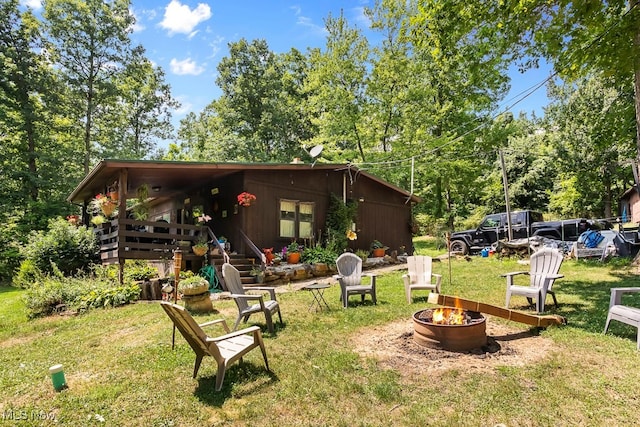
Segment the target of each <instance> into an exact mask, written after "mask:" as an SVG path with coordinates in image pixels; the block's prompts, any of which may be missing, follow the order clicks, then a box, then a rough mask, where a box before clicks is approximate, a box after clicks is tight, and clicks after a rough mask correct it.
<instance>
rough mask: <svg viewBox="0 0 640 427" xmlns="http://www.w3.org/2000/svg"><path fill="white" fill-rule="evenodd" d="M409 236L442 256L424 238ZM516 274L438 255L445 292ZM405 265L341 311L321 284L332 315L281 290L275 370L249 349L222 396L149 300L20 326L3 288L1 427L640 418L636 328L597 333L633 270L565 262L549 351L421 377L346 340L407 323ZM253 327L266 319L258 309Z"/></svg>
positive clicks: (208, 367)
mask: <svg viewBox="0 0 640 427" xmlns="http://www.w3.org/2000/svg"><path fill="white" fill-rule="evenodd" d="M416 246H417V248H418V251H419V252H421V253H425V254H432V255H435V254H436V251H435V250H434V249H433V248H432V247H431V246H429V245H428V244H427V243H426V242H424V241H420V240H419V241H417V242H416ZM616 265H617V266H616ZM522 269H523V266H521V265H518V264H517V263H516V261H515V260H500V259H496V258H480V257H473V259H472V261H465V260H454V261H452V262H451V264H449V263H448V262H443V263H437V264H435V270H436V272H437V273H441V274H443V276H444V277H443V282H442V283H443V284H442V289H443V293H445V294H448V295H458V296H460V297H463V298H468V299H473V300H481V301H483V302H486V303H490V304H495V305H499V306H502V305H503V304H504V294H505V284H504V278H501V277H500V274H501V273H504V272H508V271H514V270H522ZM525 269H526V267H525ZM450 272H451V273H450ZM402 273H403V271H397V272H393V273H389V274H386V275H384V276H382V277H379V278H378V280H379V281H378V301H379V303H378V305H377V306H373V305H371V304H368V303H367V304H365V305H361V304H359V303H356V304H355V305H354V306H353V307H350V308H349V309H347V310H343V309H342V308H340V305H339V302H338V298H339V288H338V286H332V287H331V288H330V289H328V290H327V292H326V293H325V297H326V299H327V301H329V303H330V305H331V306H332V310H331V311H328V312H320V313H314V312H309V311H308V310H307V308H308V305H309V303H310V302H311V300H310V299H311V295H310V294H309V293H308V292H305V291H298V292H288V293H283V294H279V297H278V298H279V300H280V301H281V306H282V314H283V317H284V321H285V325H284V326H280V325H278V327H277V334H276V335H275V336H270V335H269V334H268V333H265V334H264V337H265V344H266V347H267V352H268V356H269V363H270V365H271V368H272V371H273V372H272V373H268V372H266V371H265V370H264V365H263V364H262V360H261V355H260V352H259V351H254V352H252V353H251V354H249V355H248V357H246V358H245V364H243V365H237V364H236V365H234V366H233V367H232V368H231V369H230V370H229V371H228V373H227V376H226V378H225V381H224V385H223V389H222V391H221V392H218V393H216V392H214V384H215V362H214V361H213V359H211V358H205V359H204V362H203V365H202V367H201V368H200V373H199V375H198V377H197V378H196V379H193V378H192V377H191V376H192V370H193V361H194V354H193V352H192V351H191V349H190V348H189V347H188V345H187V344H186V342H185V341H184V340H183V339H182V337H180V336H179V337H178V338H177V341H176V342H177V345H176V348H175V350H171V331H172V328H171V323H170V322H169V320H168V318H167V317H166V315H165V314H164V312H163V311H162V309H161V308H160V307H159V304H158V303H137V304H133V305H128V306H125V307H121V308H117V309H108V310H96V311H93V312H90V313H88V314H84V315H81V316H76V317H68V316H52V317H49V318H44V319H37V320H32V321H28V320H27V319H26V316H25V314H24V311H23V305H22V302H21V299H20V296H21V294H22V291H20V290H16V289H12V288H0V365H1V366H2V374H1V377H0V396H1V398H0V417H2V418H0V425H54V424H58V425H70V426H86V425H113V426H123V425H127V426H199V427H201V426H210V425H247V426H256V425H273V426H276V425H277V426H293V425H300V426H304V425H330V426H351V425H362V426H368V425H374V426H378V425H379V426H389V425H407V426H426V425H442V426H450V425H452V426H457V425H464V426H494V425H496V424H499V423H502V424H504V425H507V426H523V425H529V426H538V425H540V426H557V425H592V426H602V425H639V424H640V412H639V411H638V410H637V408H638V399H639V397H640V392H638V387H637V385H638V384H640V369H638V363H639V361H640V354H639V353H638V352H637V351H636V341H635V335H636V331H635V329H633V328H631V327H628V326H626V325H622V324H620V323H617V322H614V323H613V324H612V328H611V332H610V333H608V334H607V335H606V336H605V335H603V334H602V329H603V327H604V321H605V318H606V313H607V308H608V303H609V289H610V288H611V287H620V286H634V285H637V276H636V275H635V274H633V273H632V270H631V269H630V268H628V267H625V266H620V263H616V264H615V265H611V264H610V265H601V264H600V263H597V262H593V263H586V262H576V261H565V263H564V264H563V266H562V268H561V273H563V274H564V275H565V278H564V279H563V280H561V281H558V282H556V286H557V288H556V293H557V296H558V300H559V302H560V307H559V309H557V310H556V309H554V308H553V307H552V306H549V307H548V313H552V314H559V315H562V316H565V317H566V318H567V320H568V322H569V323H568V325H567V326H563V327H555V328H549V329H547V330H544V331H541V332H540V335H541V336H542V337H545V338H548V339H550V340H552V341H553V343H554V350H553V351H552V352H550V353H549V354H547V355H546V356H545V357H543V358H542V359H541V360H539V361H538V362H532V363H528V364H525V366H523V367H514V366H512V365H509V366H499V365H498V366H497V367H495V368H493V369H489V370H487V369H485V370H483V371H476V370H473V369H465V366H459V367H456V369H451V370H449V371H446V372H444V373H442V372H440V373H438V374H437V375H435V374H434V375H431V374H425V375H423V376H418V377H407V376H402V375H400V372H399V371H397V370H391V369H384V368H382V367H381V366H380V363H378V361H377V360H376V359H372V358H366V357H363V356H362V355H360V354H358V352H356V351H355V348H354V344H353V340H354V338H355V337H357V336H358V335H359V333H360V332H362V331H365V330H369V329H371V327H372V326H383V325H385V324H387V323H390V322H394V321H396V320H399V319H409V318H410V316H411V314H412V313H413V312H415V311H417V310H418V309H420V308H422V307H424V306H426V305H427V304H426V303H425V302H423V301H422V302H421V301H415V302H414V303H413V304H411V305H408V304H407V303H406V301H405V299H404V298H405V297H404V291H403V285H402V280H401V275H402ZM355 301H356V299H355V298H354V302H355ZM524 301H525V300H524V299H523V298H519V299H517V300H516V297H514V300H513V301H512V303H513V304H514V306H513V307H514V308H520V309H523V310H525V309H526V307H524V305H520V306H519V304H524ZM549 301H550V298H549ZM635 303H638V305H639V306H640V300H638V299H636V300H635ZM214 307H215V308H216V310H217V311H216V313H215V314H214V316H215V317H220V316H221V317H224V318H226V319H227V321H228V322H229V323H231V324H232V322H233V320H234V319H235V313H236V309H235V305H234V304H233V302H232V301H229V300H225V301H216V302H214ZM209 318H210V316H196V319H197V320H198V321H205V320H207V319H209ZM490 320H491V321H492V322H505V323H507V321H504V320H501V319H495V318H491V319H490ZM253 322H256V323H258V324H260V325H261V326H262V327H263V330H265V325H264V321H263V320H262V319H261V318H260V317H259V316H253V317H252V318H251V319H250V322H249V323H253ZM510 325H512V326H514V327H516V328H520V329H522V330H526V326H524V325H520V324H516V323H510ZM57 363H62V364H63V365H64V372H65V375H66V379H67V382H68V384H69V388H68V389H66V390H64V391H62V392H55V391H54V390H53V387H52V384H51V379H50V378H49V376H48V368H49V367H50V366H52V365H54V364H57ZM46 418H51V419H55V421H53V420H51V419H50V420H46ZM16 420H19V421H16ZM101 420H104V422H101Z"/></svg>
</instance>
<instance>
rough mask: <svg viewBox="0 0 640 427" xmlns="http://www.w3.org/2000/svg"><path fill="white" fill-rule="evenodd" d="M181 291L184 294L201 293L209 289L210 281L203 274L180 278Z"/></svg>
mask: <svg viewBox="0 0 640 427" xmlns="http://www.w3.org/2000/svg"><path fill="white" fill-rule="evenodd" d="M179 289H180V292H182V295H200V294H204V293H205V292H208V291H209V282H207V279H205V278H204V277H201V276H197V275H196V276H191V277H187V278H186V279H182V280H180V284H179Z"/></svg>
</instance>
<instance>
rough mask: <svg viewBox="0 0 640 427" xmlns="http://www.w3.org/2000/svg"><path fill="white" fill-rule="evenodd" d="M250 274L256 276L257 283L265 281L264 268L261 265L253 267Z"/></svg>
mask: <svg viewBox="0 0 640 427" xmlns="http://www.w3.org/2000/svg"><path fill="white" fill-rule="evenodd" d="M250 274H251V275H252V276H253V277H255V279H256V283H264V270H262V269H261V268H260V267H253V268H252V269H251V271H250Z"/></svg>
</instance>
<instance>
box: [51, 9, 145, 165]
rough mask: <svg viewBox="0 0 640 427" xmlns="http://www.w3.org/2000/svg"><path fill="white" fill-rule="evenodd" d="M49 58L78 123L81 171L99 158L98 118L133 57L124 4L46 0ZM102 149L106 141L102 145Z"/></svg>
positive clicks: (129, 29) (113, 94)
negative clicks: (119, 77)
mask: <svg viewBox="0 0 640 427" xmlns="http://www.w3.org/2000/svg"><path fill="white" fill-rule="evenodd" d="M44 17H45V19H46V23H47V29H48V33H49V35H50V37H51V41H52V43H53V47H54V50H53V52H52V53H53V54H54V57H55V59H56V62H57V65H58V66H59V67H60V71H61V73H62V75H63V77H64V79H65V81H66V83H67V85H68V89H69V93H70V95H71V99H69V102H68V103H67V104H66V107H67V108H68V109H69V112H70V113H71V114H70V116H71V117H74V118H76V119H78V120H79V121H80V123H82V126H83V131H82V139H81V140H82V144H83V153H84V156H83V157H84V160H83V167H84V172H85V174H86V173H88V172H89V167H90V165H91V164H92V160H93V159H94V158H96V157H97V156H98V155H99V148H100V147H94V141H97V142H98V144H99V143H100V139H99V135H98V133H97V132H96V125H95V122H96V116H97V115H100V114H102V113H103V109H105V108H106V107H107V106H108V105H109V104H110V103H112V102H114V101H115V100H116V94H117V79H116V77H117V76H118V74H119V73H121V72H122V71H123V69H124V66H125V65H126V64H127V63H128V61H129V58H130V55H131V47H130V39H129V33H130V32H131V27H132V24H133V20H134V19H133V17H132V15H131V14H130V13H129V2H128V0H112V1H108V2H105V1H102V0H86V1H85V0H46V1H45V2H44ZM102 143H103V144H104V143H105V141H104V140H103V141H102Z"/></svg>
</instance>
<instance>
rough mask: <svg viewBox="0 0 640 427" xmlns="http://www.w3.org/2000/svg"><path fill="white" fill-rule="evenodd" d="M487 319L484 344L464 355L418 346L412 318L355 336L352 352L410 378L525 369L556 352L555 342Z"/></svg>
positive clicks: (531, 332)
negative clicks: (455, 371) (426, 374)
mask: <svg viewBox="0 0 640 427" xmlns="http://www.w3.org/2000/svg"><path fill="white" fill-rule="evenodd" d="M486 317H487V345H486V346H483V347H481V348H477V349H473V350H470V351H465V352H454V351H447V350H441V349H437V348H427V347H423V346H420V345H419V344H417V343H416V342H415V341H414V340H413V322H412V320H411V319H408V320H402V321H398V322H393V323H389V324H387V325H384V326H377V327H375V328H373V329H369V330H367V331H366V333H362V332H360V333H358V334H357V335H356V336H355V338H354V347H355V349H356V350H357V351H358V352H359V353H360V354H361V355H362V356H364V357H373V358H375V359H377V360H378V361H379V363H380V365H381V366H382V367H384V368H387V369H393V370H395V371H398V372H400V374H401V375H403V376H413V375H416V374H421V373H424V372H427V371H428V372H430V373H431V374H433V373H434V371H435V372H437V371H440V372H444V371H446V370H449V369H460V368H464V370H465V372H472V371H475V372H478V371H480V372H482V371H493V370H494V369H495V367H496V366H525V365H527V364H531V363H534V362H536V361H538V360H541V359H543V358H545V357H546V356H547V355H548V354H550V353H551V352H553V351H554V350H556V345H555V344H554V342H553V341H552V340H550V339H548V338H544V337H541V336H540V335H537V334H536V333H535V331H532V330H527V329H522V328H518V327H517V326H510V325H508V324H503V323H498V322H495V321H492V318H491V316H486Z"/></svg>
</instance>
